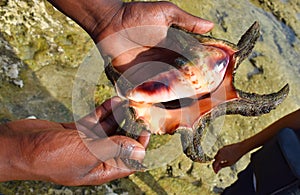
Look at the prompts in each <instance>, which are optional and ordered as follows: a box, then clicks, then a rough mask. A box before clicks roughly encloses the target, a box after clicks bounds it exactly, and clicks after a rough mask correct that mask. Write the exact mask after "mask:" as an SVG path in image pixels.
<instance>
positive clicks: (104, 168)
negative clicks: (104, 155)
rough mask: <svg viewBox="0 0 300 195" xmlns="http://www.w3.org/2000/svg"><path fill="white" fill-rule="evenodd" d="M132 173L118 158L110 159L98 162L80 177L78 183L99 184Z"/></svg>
mask: <svg viewBox="0 0 300 195" xmlns="http://www.w3.org/2000/svg"><path fill="white" fill-rule="evenodd" d="M132 173H134V172H133V171H132V170H130V169H128V168H127V167H126V166H125V165H124V163H123V162H122V161H121V160H120V159H117V160H116V159H110V160H108V161H106V162H104V163H102V162H100V163H99V165H98V166H96V167H95V168H93V169H92V170H91V171H89V172H88V174H87V175H85V177H84V178H82V181H80V185H99V184H103V183H107V182H109V181H112V180H115V179H119V178H123V177H126V176H129V175H130V174H132Z"/></svg>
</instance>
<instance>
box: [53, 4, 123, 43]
mask: <svg viewBox="0 0 300 195" xmlns="http://www.w3.org/2000/svg"><path fill="white" fill-rule="evenodd" d="M48 2H49V3H51V4H52V5H53V6H54V7H56V8H57V9H58V10H60V11H61V12H62V13H64V14H65V15H66V16H68V17H70V18H71V19H72V20H74V21H75V22H76V23H77V24H78V25H80V26H81V27H82V28H83V29H84V30H85V31H86V32H87V33H88V34H89V35H90V36H91V38H92V39H93V40H94V41H95V42H96V38H97V37H98V35H99V34H100V33H101V31H103V29H105V27H106V26H107V25H108V24H109V23H110V21H111V20H112V18H113V17H114V15H115V14H116V13H117V12H118V10H120V9H121V7H122V6H123V2H122V1H121V0H48Z"/></svg>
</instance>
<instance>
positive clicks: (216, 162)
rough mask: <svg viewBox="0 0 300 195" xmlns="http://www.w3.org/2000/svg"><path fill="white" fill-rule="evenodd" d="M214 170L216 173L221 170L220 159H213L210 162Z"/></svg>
mask: <svg viewBox="0 0 300 195" xmlns="http://www.w3.org/2000/svg"><path fill="white" fill-rule="evenodd" d="M212 167H213V170H214V172H215V173H216V174H217V173H218V172H219V171H220V170H221V168H222V167H221V166H220V161H218V160H215V161H214V162H213V164H212Z"/></svg>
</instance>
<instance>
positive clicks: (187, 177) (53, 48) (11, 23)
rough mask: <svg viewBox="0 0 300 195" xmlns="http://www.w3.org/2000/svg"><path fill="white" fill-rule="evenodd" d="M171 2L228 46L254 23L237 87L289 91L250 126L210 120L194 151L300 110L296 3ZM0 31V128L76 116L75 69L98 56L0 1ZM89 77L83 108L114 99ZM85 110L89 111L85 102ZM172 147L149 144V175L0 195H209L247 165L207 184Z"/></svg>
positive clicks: (58, 20) (50, 12) (205, 167)
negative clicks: (254, 39)
mask: <svg viewBox="0 0 300 195" xmlns="http://www.w3.org/2000/svg"><path fill="white" fill-rule="evenodd" d="M171 2H173V3H175V4H176V5H178V6H179V7H181V8H182V9H184V10H186V11H188V12H190V13H192V14H194V15H197V16H200V17H203V18H206V19H209V20H211V21H213V22H214V23H215V24H216V25H215V28H214V29H213V30H212V32H211V33H210V34H211V35H212V36H214V37H220V38H222V39H227V40H229V41H231V42H237V41H238V39H239V37H240V36H241V35H242V34H243V32H244V31H245V30H246V29H247V28H248V27H249V26H250V25H251V24H252V23H253V22H254V21H259V22H260V24H261V37H260V40H259V42H258V43H257V45H256V47H255V48H254V52H253V55H252V56H251V60H248V61H245V62H243V64H242V65H241V66H240V68H239V70H238V73H237V75H236V86H237V88H240V89H243V90H245V91H249V92H257V93H270V92H273V91H277V90H278V89H280V88H281V87H282V86H283V85H284V84H285V83H289V84H290V88H291V91H290V94H289V96H288V98H287V99H286V100H285V101H284V103H283V104H282V105H280V106H279V107H278V108H277V109H276V110H274V111H272V112H271V113H269V114H266V115H264V116H261V117H250V118H247V117H242V116H226V117H221V118H218V119H217V120H216V121H215V122H214V123H213V124H212V125H211V126H210V132H211V134H207V135H206V139H205V143H204V144H203V146H204V147H205V148H206V150H207V151H208V153H210V154H211V155H212V156H213V155H214V154H215V153H216V151H217V150H218V148H220V147H222V146H223V145H226V144H230V143H234V142H237V141H240V140H243V139H245V138H247V137H249V136H251V135H253V134H255V133H256V132H259V131H260V130H262V129H263V128H264V127H266V126H267V125H269V124H271V123H272V122H274V121H275V120H277V119H279V118H280V117H282V116H284V115H286V114H288V113H290V112H292V111H294V110H296V109H298V108H299V107H300V88H299V86H300V64H299V59H300V41H299V36H300V2H299V1H292V0H274V1H273V0H272V1H271V0H241V1H237V0H234V1H226V0H211V1H202V0H189V1H180V0H172V1H171ZM0 29H1V30H0V88H1V91H0V100H1V101H0V108H1V109H0V120H1V121H7V120H14V119H18V118H24V117H28V116H30V115H35V116H37V117H38V118H43V119H48V120H54V121H70V120H72V118H73V112H74V110H76V109H77V107H76V108H74V107H72V95H73V96H76V97H77V93H76V92H78V90H76V88H75V93H74V90H73V83H75V84H78V80H76V78H80V73H82V72H84V69H82V67H84V66H85V65H87V64H95V66H93V67H96V68H97V67H99V64H100V65H101V63H102V62H101V60H100V61H99V60H98V59H97V58H99V54H96V52H95V48H94V46H93V43H92V41H91V39H90V38H89V37H88V35H87V34H86V33H85V32H84V31H83V30H82V29H80V27H78V26H77V25H76V24H75V23H74V22H72V21H71V20H70V19H68V18H66V17H65V16H63V15H62V14H60V13H59V12H58V11H57V10H55V9H53V8H52V7H51V6H50V5H49V4H48V3H46V2H45V1H40V0H26V1H25V0H24V1H7V0H2V1H1V0H0ZM101 71H102V70H100V71H99V74H101ZM75 75H76V77H75ZM78 75H79V76H78ZM83 76H84V75H83ZM97 77H98V79H99V77H100V79H99V80H100V81H99V82H98V80H97V82H95V81H94V82H91V85H90V86H91V88H88V89H86V90H87V91H86V92H81V93H83V95H84V93H88V94H89V95H88V96H87V97H86V99H88V100H90V99H91V98H92V102H94V103H96V104H99V103H100V102H102V101H103V100H104V99H106V98H108V97H110V96H111V95H113V90H112V89H111V88H110V87H109V85H108V82H107V80H106V79H105V78H103V76H97ZM97 77H95V78H97ZM75 81H76V82H75ZM84 82H87V81H84ZM79 86H82V85H79ZM94 93H95V94H96V95H95V97H94ZM79 95H80V94H79ZM79 97H82V96H79ZM86 102H88V103H86V104H90V102H91V101H86ZM84 103H85V102H83V104H82V105H81V104H80V106H82V107H83V109H79V111H78V112H81V111H82V113H80V114H79V115H82V114H83V113H84V112H88V110H89V109H90V108H92V107H93V106H94V105H87V106H86V105H85V104H84ZM73 105H74V102H73ZM76 105H78V104H76ZM80 106H78V107H80ZM86 107H88V108H87V109H86ZM178 145H180V143H179V139H178V135H176V134H175V135H174V136H153V138H152V141H151V144H150V147H149V149H148V153H147V157H146V164H148V166H149V167H150V168H151V170H149V171H146V172H144V173H136V174H134V175H132V176H130V177H129V178H124V179H119V180H116V181H114V182H111V183H108V184H105V185H101V186H93V187H77V188H76V187H72V188H71V187H64V186H58V185H54V184H51V183H45V182H29V181H23V182H6V183H2V184H1V185H0V193H4V194H16V193H19V194H126V193H127V194H175V193H176V194H188V193H189V194H218V193H220V192H221V191H222V189H223V188H225V187H226V186H228V185H230V184H231V183H232V182H234V180H235V179H236V174H237V173H238V172H239V171H241V170H242V169H243V168H244V167H245V166H246V165H247V163H248V162H249V154H248V155H245V156H244V157H243V158H242V159H241V160H240V161H239V162H238V163H237V164H236V165H234V166H232V167H230V168H226V169H224V170H221V171H220V172H219V173H218V174H217V175H215V174H214V173H213V171H212V168H211V163H208V164H199V163H193V162H191V161H190V160H189V159H187V158H186V157H185V155H184V154H183V153H182V152H181V150H180V148H178ZM157 155H159V156H157ZM153 159H155V160H153ZM157 159H159V160H157Z"/></svg>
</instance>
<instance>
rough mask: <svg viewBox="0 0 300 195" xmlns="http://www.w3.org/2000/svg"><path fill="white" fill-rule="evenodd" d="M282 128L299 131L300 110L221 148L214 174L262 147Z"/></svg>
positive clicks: (214, 165)
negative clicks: (250, 135) (246, 137)
mask: <svg viewBox="0 0 300 195" xmlns="http://www.w3.org/2000/svg"><path fill="white" fill-rule="evenodd" d="M283 128H291V129H293V130H300V109H299V110H296V111H294V112H292V113H290V114H288V115H286V116H285V117H283V118H281V119H279V120H278V121H276V122H274V123H273V124H271V125H270V126H268V127H266V128H265V129H263V130H262V131H261V132H259V133H257V134H255V135H254V136H252V137H250V138H248V139H245V140H243V141H241V142H238V143H235V144H230V145H227V146H224V147H223V148H221V149H220V150H219V151H218V152H217V154H216V155H215V161H214V162H213V169H214V171H215V173H218V172H219V171H220V170H221V169H222V168H224V167H228V166H231V165H233V164H235V163H236V162H237V161H238V160H239V159H240V158H241V157H242V156H243V155H245V154H246V153H248V152H249V151H251V150H253V149H255V148H258V147H260V146H262V145H263V144H264V143H266V142H267V141H268V140H270V139H271V138H272V137H273V136H275V135H276V134H277V133H278V132H279V131H280V130H281V129H283Z"/></svg>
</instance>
